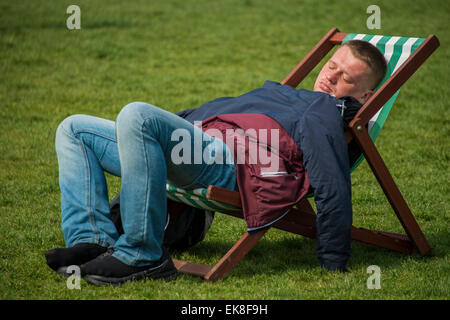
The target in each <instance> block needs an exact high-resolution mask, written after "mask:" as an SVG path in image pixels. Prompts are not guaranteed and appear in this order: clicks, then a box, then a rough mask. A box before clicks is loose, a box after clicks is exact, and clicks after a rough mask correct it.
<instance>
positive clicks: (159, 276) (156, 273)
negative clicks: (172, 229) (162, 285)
mask: <svg viewBox="0 0 450 320" xmlns="http://www.w3.org/2000/svg"><path fill="white" fill-rule="evenodd" d="M168 263H169V261H168V260H166V261H164V262H163V263H162V264H160V265H159V266H157V267H154V268H151V269H148V270H144V271H141V272H136V273H133V274H131V275H129V276H126V277H121V278H116V277H104V276H99V275H95V274H87V275H85V276H83V279H84V280H86V282H87V283H90V284H93V285H96V286H107V285H113V286H114V285H121V284H123V283H125V282H128V281H139V280H145V279H152V280H164V281H166V282H168V281H171V280H175V279H176V278H178V276H179V273H178V270H177V269H176V268H175V266H173V264H172V266H169V265H168ZM166 267H168V268H169V269H167V270H163V271H160V270H161V269H164V268H166Z"/></svg>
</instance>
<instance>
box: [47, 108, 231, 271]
mask: <svg viewBox="0 0 450 320" xmlns="http://www.w3.org/2000/svg"><path fill="white" fill-rule="evenodd" d="M176 129H183V130H185V131H184V132H187V133H189V134H190V137H191V138H192V139H190V141H183V143H184V146H186V143H188V146H190V147H191V150H193V151H195V150H197V151H196V152H197V161H194V156H195V153H196V152H187V151H189V150H188V149H183V150H181V151H180V141H179V140H177V139H174V135H173V132H174V131H175V130H176ZM194 137H197V138H198V137H201V138H200V139H197V140H195V139H194ZM195 143H196V145H194V144H195ZM55 145H56V152H57V156H58V165H59V184H60V189H61V212H62V230H63V233H64V238H65V241H66V246H67V247H71V246H73V245H75V244H77V243H82V242H88V243H95V244H99V245H102V246H105V247H113V248H114V253H113V256H114V257H116V258H117V259H119V260H120V261H122V262H124V263H126V264H128V265H132V266H144V265H148V264H150V263H151V262H153V261H156V260H158V259H159V258H160V257H161V255H162V242H163V238H164V226H165V223H166V211H167V208H166V206H167V202H166V201H167V199H166V183H167V182H169V183H171V184H173V185H175V186H178V187H182V188H186V189H189V188H198V187H206V186H208V185H210V184H213V185H218V186H221V187H224V188H227V189H232V190H233V189H234V188H235V185H236V166H235V165H234V163H233V161H232V157H231V153H230V150H229V149H228V148H227V146H226V145H225V143H223V142H222V140H220V139H216V138H213V137H210V136H208V135H207V134H206V133H204V132H203V131H202V130H201V129H200V128H198V127H195V126H194V125H192V124H191V123H190V122H188V121H186V120H184V119H182V118H180V117H178V116H177V115H175V114H173V113H170V112H167V111H165V110H162V109H159V108H157V107H155V106H152V105H149V104H145V103H141V102H134V103H130V104H128V105H127V106H125V107H124V108H123V109H122V110H121V112H120V113H119V115H118V116H117V119H116V121H115V122H114V121H110V120H105V119H101V118H96V117H92V116H87V115H74V116H70V117H68V118H67V119H65V120H64V121H63V122H61V124H60V125H59V127H58V130H57V132H56V142H55ZM196 148H197V149H196ZM175 149H176V151H177V152H173V151H174V150H175ZM198 151H200V152H201V153H202V157H201V160H202V161H200V163H199V161H198ZM184 152H187V153H184ZM217 154H222V155H224V156H225V157H226V159H227V160H226V161H221V162H220V161H213V160H214V159H215V156H216V155H217ZM177 155H179V156H182V159H183V161H181V163H180V159H179V158H178V159H176V161H173V158H174V156H177ZM189 159H190V161H189ZM230 159H231V160H230ZM186 160H188V161H186ZM104 172H108V173H110V174H112V175H115V176H120V177H121V179H122V185H121V191H120V192H121V196H120V201H121V203H120V209H121V212H120V215H121V219H122V224H123V228H124V234H122V235H120V236H119V234H118V232H117V230H116V228H115V226H114V224H113V222H112V221H111V218H110V212H109V201H108V190H107V184H106V179H105V174H104Z"/></svg>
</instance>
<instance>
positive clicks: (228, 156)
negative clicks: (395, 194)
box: [45, 40, 386, 285]
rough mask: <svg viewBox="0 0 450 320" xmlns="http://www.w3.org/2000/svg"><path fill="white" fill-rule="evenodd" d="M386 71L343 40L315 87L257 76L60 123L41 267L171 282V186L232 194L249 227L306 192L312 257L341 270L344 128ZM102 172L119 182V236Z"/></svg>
mask: <svg viewBox="0 0 450 320" xmlns="http://www.w3.org/2000/svg"><path fill="white" fill-rule="evenodd" d="M385 72H386V62H385V60H384V57H383V55H382V54H381V52H380V51H378V49H377V48H375V47H374V46H372V45H371V44H370V43H368V42H365V41H360V40H352V41H349V42H346V43H345V44H343V45H342V46H341V47H340V48H339V49H338V50H337V51H336V52H335V53H334V54H333V56H332V57H331V58H330V60H329V61H327V62H326V64H325V65H324V66H323V68H322V70H321V71H320V73H319V75H318V77H317V79H316V81H315V84H314V89H313V91H308V90H305V89H299V90H297V89H295V88H292V87H290V86H287V85H281V84H279V83H275V82H270V81H267V82H266V83H265V84H264V86H263V87H261V88H258V89H255V90H253V91H251V92H248V93H246V94H243V95H241V96H239V97H224V98H219V99H216V100H213V101H210V102H208V103H205V104H204V105H202V106H201V107H199V108H194V109H188V110H184V111H182V112H180V113H178V114H173V113H170V112H167V111H165V110H162V109H160V108H158V107H155V106H153V105H149V104H146V103H141V102H134V103H130V104H128V105H126V106H125V107H124V108H123V109H122V110H121V111H120V113H119V115H118V116H117V118H116V121H110V120H105V119H101V118H96V117H92V116H87V115H73V116H70V117H68V118H66V119H65V120H64V121H63V122H62V123H61V124H60V125H59V127H58V130H57V133H56V142H55V144H56V151H57V156H58V164H59V184H60V189H61V211H62V230H63V234H64V238H65V242H66V248H57V249H52V250H49V251H47V252H46V254H45V256H46V260H47V264H48V265H49V266H50V267H51V268H52V269H53V270H55V271H57V272H58V273H62V274H64V273H66V269H67V267H68V266H70V265H78V266H80V268H81V272H82V275H83V277H84V278H85V279H86V281H88V282H90V283H93V284H97V285H102V284H119V283H122V282H125V281H129V280H140V279H146V278H149V279H158V278H162V279H165V280H170V279H174V278H176V277H177V274H178V272H177V270H176V268H175V267H174V265H173V263H172V260H171V257H170V254H169V252H168V250H166V249H165V248H164V246H163V238H164V230H165V226H166V212H167V198H166V183H170V184H172V185H174V186H177V187H180V188H184V189H194V188H199V187H206V186H208V185H216V186H220V187H223V188H227V189H230V190H238V191H239V192H240V194H241V199H242V207H243V214H244V218H245V221H246V223H247V228H248V230H249V231H254V230H259V229H261V228H267V227H269V226H270V225H271V224H272V223H273V222H275V221H277V220H278V219H280V218H282V217H283V216H284V215H285V214H286V213H287V212H288V211H289V209H290V208H291V207H292V206H293V205H294V204H296V203H297V202H298V201H300V200H301V199H302V197H304V196H305V195H306V194H307V193H308V192H311V191H312V192H314V200H315V203H316V207H317V222H316V226H317V257H318V259H319V263H320V265H321V266H322V267H324V268H326V269H328V270H341V271H343V270H346V265H347V261H348V259H349V257H350V230H351V224H352V205H351V183H350V173H349V168H350V165H351V163H352V161H353V160H354V154H355V153H357V152H355V150H350V149H351V148H348V146H347V144H346V141H345V137H344V129H345V127H346V125H348V123H349V122H350V120H351V119H352V118H353V116H354V115H355V114H356V112H357V111H358V109H359V108H360V107H361V106H362V104H363V103H364V102H366V101H367V100H368V99H369V98H370V96H371V95H372V94H373V90H374V89H375V88H376V86H377V85H378V84H379V83H380V81H381V80H382V79H383V77H384V75H385ZM349 154H350V156H349ZM104 172H108V173H110V174H113V175H115V176H120V177H121V180H122V184H121V191H120V218H121V222H122V226H123V232H121V233H119V232H118V230H117V228H116V226H115V225H114V223H113V222H112V220H111V215H110V208H109V202H108V191H107V185H106V179H105V175H104Z"/></svg>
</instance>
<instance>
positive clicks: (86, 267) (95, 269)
mask: <svg viewBox="0 0 450 320" xmlns="http://www.w3.org/2000/svg"><path fill="white" fill-rule="evenodd" d="M112 254H113V250H108V251H107V252H106V253H104V254H102V255H101V256H99V257H97V258H96V259H94V260H91V261H89V262H87V263H85V264H83V265H82V266H81V275H82V276H83V278H84V279H85V280H86V281H87V282H88V283H90V284H94V285H97V286H103V285H119V284H122V283H124V282H127V281H138V280H144V279H163V280H165V281H170V280H175V279H176V278H177V277H178V270H177V269H176V268H175V266H174V265H173V262H172V259H171V257H170V255H169V254H168V252H167V251H166V250H164V251H163V256H162V257H161V259H160V260H158V261H155V262H154V263H152V264H150V265H148V266H143V267H133V266H130V265H127V264H125V263H123V262H122V261H120V260H119V259H117V258H115V257H113V256H112Z"/></svg>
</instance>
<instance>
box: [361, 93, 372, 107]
mask: <svg viewBox="0 0 450 320" xmlns="http://www.w3.org/2000/svg"><path fill="white" fill-rule="evenodd" d="M372 95H373V90H368V91H366V93H364V94H363V96H362V97H361V98H360V99H359V102H361V103H362V104H364V103H366V102H367V100H369V99H370V97H371V96H372Z"/></svg>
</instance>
